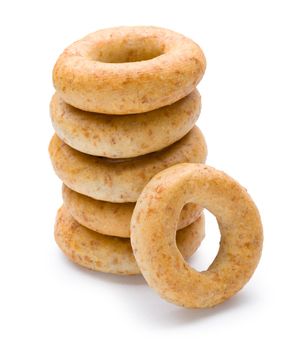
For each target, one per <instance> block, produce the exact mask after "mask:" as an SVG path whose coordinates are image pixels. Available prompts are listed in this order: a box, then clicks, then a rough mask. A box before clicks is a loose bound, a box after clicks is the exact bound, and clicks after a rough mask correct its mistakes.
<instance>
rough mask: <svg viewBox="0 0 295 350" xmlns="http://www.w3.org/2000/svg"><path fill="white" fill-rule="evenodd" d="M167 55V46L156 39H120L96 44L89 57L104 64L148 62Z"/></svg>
mask: <svg viewBox="0 0 295 350" xmlns="http://www.w3.org/2000/svg"><path fill="white" fill-rule="evenodd" d="M164 53H165V45H164V44H163V43H161V42H160V41H159V40H158V38H156V37H143V38H139V37H138V38H128V37H127V38H119V39H117V40H109V41H104V42H100V43H96V44H94V47H93V48H92V50H91V51H90V52H89V55H88V57H89V58H90V59H92V60H94V61H100V62H104V63H128V62H139V61H147V60H151V59H153V58H156V57H158V56H160V55H162V54H164Z"/></svg>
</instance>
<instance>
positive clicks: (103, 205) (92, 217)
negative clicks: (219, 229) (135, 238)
mask: <svg viewBox="0 0 295 350" xmlns="http://www.w3.org/2000/svg"><path fill="white" fill-rule="evenodd" d="M62 193H63V200H64V206H65V207H66V209H67V210H68V212H69V213H70V214H71V215H72V216H73V218H74V219H75V220H76V221H78V222H79V224H81V225H83V226H85V227H87V228H89V229H90V230H93V231H96V232H99V233H101V234H104V235H110V236H118V237H125V238H126V237H128V238H129V237H130V221H131V216H132V213H133V210H134V207H135V203H111V202H105V201H99V200H96V199H92V198H90V197H87V196H84V195H82V194H80V193H77V192H75V191H72V190H71V189H70V188H68V187H67V186H65V185H63V190H62ZM201 212H202V208H201V207H199V206H198V205H197V204H195V203H188V204H187V205H185V206H184V208H183V209H182V211H181V213H180V217H179V221H178V226H177V229H178V230H181V229H182V228H184V227H186V226H188V225H190V224H192V223H193V222H194V221H196V220H197V219H198V217H199V216H200V215H201Z"/></svg>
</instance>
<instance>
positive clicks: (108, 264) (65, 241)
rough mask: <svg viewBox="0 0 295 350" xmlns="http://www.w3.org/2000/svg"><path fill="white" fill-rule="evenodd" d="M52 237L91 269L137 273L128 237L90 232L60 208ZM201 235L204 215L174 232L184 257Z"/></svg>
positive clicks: (194, 248) (202, 234)
mask: <svg viewBox="0 0 295 350" xmlns="http://www.w3.org/2000/svg"><path fill="white" fill-rule="evenodd" d="M54 234H55V240H56V242H57V244H58V246H59V247H60V249H61V250H62V251H63V252H64V254H65V255H66V256H67V257H68V258H70V259H71V260H72V261H73V262H74V263H76V264H79V265H81V266H84V267H87V268H89V269H91V270H96V271H102V272H109V273H114V274H122V275H134V274H139V273H140V271H139V269H138V266H137V264H136V261H135V258H134V255H133V252H132V249H131V244H130V239H128V238H119V237H111V236H105V235H102V234H99V233H97V232H94V231H91V230H89V229H88V228H86V227H84V226H82V225H80V224H79V223H78V222H77V221H75V220H74V219H73V218H72V216H71V215H70V214H69V213H68V211H67V210H66V209H65V208H64V207H61V208H60V209H59V211H58V214H57V218H56V223H55V231H54ZM203 237H204V217H203V216H201V217H200V218H199V219H198V220H197V221H195V222H194V223H193V224H191V225H190V226H187V227H186V228H184V229H182V230H180V231H178V233H177V244H178V247H179V249H180V251H181V252H182V254H183V256H184V258H188V257H190V256H191V255H192V254H193V253H194V252H195V251H196V249H197V248H198V247H199V245H200V243H201V241H202V239H203Z"/></svg>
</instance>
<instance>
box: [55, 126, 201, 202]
mask: <svg viewBox="0 0 295 350" xmlns="http://www.w3.org/2000/svg"><path fill="white" fill-rule="evenodd" d="M49 153H50V157H51V161H52V164H53V167H54V169H55V172H56V174H57V176H58V177H59V178H60V179H61V180H62V181H63V182H64V183H65V184H66V185H67V186H68V187H70V188H71V189H72V190H74V191H76V192H79V193H82V194H85V195H86V196H88V197H92V198H94V199H99V200H104V201H107V202H118V203H123V202H136V200H137V198H138V196H139V194H140V193H141V191H142V189H143V188H144V186H145V185H146V184H147V183H148V181H149V180H150V179H151V178H152V177H153V176H154V175H155V174H157V173H158V172H159V171H161V170H163V169H166V168H168V167H169V166H171V165H174V164H177V163H183V162H195V163H201V162H204V161H205V159H206V154H207V150H206V144H205V140H204V138H203V135H202V133H201V131H200V130H199V129H198V128H197V127H194V128H193V129H192V130H191V131H190V132H189V133H188V134H187V135H186V136H184V137H183V138H182V139H181V140H180V141H178V142H176V143H174V144H173V145H171V146H169V147H168V148H165V149H164V150H162V151H158V152H155V153H151V154H146V155H144V156H140V157H136V158H128V159H123V160H114V159H108V158H100V157H94V156H90V155H88V154H84V153H81V152H79V151H76V150H74V149H73V148H71V147H69V146H68V145H66V144H65V143H64V142H62V141H61V140H60V139H59V138H58V137H57V136H56V135H54V136H53V138H52V139H51V142H50V145H49Z"/></svg>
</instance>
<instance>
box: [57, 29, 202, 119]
mask: <svg viewBox="0 0 295 350" xmlns="http://www.w3.org/2000/svg"><path fill="white" fill-rule="evenodd" d="M205 67H206V62H205V57H204V54H203V52H202V50H201V49H200V47H199V46H198V45H197V44H196V43H194V42H193V41H192V40H190V39H188V38H186V37H184V36H183V35H181V34H178V33H175V32H173V31H171V30H168V29H162V28H157V27H117V28H110V29H103V30H99V31H97V32H95V33H92V34H89V35H87V36H86V37H84V38H83V39H81V40H79V41H76V42H75V43H73V44H72V45H70V46H69V47H68V48H67V49H65V51H64V52H63V53H62V54H61V55H60V57H59V58H58V60H57V62H56V64H55V67H54V70H53V82H54V86H55V88H56V90H57V91H58V92H59V94H60V95H61V97H62V98H63V100H64V101H65V102H67V103H69V104H70V105H72V106H74V107H77V108H80V109H82V110H85V111H90V112H98V113H106V114H132V113H142V112H147V111H151V110H154V109H157V108H160V107H163V106H166V105H169V104H172V103H174V102H176V101H178V100H180V99H181V98H183V97H184V96H186V95H188V94H189V93H190V92H192V91H193V89H194V88H195V86H196V84H197V83H198V82H199V81H200V80H201V78H202V76H203V74H204V71H205Z"/></svg>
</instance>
